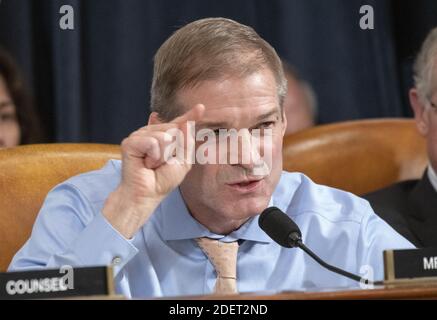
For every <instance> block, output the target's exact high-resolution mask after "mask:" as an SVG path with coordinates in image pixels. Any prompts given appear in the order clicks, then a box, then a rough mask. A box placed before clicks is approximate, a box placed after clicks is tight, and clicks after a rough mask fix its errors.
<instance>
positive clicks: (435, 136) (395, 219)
mask: <svg viewBox="0 0 437 320" xmlns="http://www.w3.org/2000/svg"><path fill="white" fill-rule="evenodd" d="M414 83H415V84H414V88H412V89H411V90H410V92H409V97H410V104H411V106H412V108H413V111H414V119H415V121H416V127H417V130H418V132H419V133H420V134H421V135H422V136H423V137H424V138H425V140H426V144H427V151H428V159H429V165H428V167H427V169H426V171H425V172H424V174H423V176H422V178H421V179H418V180H408V181H402V182H399V183H396V184H394V185H392V186H389V187H387V188H384V189H382V190H379V191H375V192H373V193H371V194H369V195H366V196H365V198H366V199H367V200H369V202H370V204H371V205H372V207H373V209H374V210H375V212H376V213H377V214H378V215H379V216H380V217H381V218H383V219H384V220H385V221H387V222H388V223H389V224H390V225H391V226H392V227H393V228H394V229H395V230H396V231H398V232H399V233H400V234H401V235H403V236H404V237H405V238H407V239H408V240H410V241H411V242H412V243H414V244H415V245H416V246H417V247H436V246H437V174H436V172H437V28H434V29H433V30H431V32H430V33H429V34H428V36H427V38H426V40H425V42H424V43H423V45H422V48H421V50H420V52H419V54H418V56H417V59H416V62H415V64H414Z"/></svg>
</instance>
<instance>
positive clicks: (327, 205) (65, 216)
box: [10, 18, 413, 297]
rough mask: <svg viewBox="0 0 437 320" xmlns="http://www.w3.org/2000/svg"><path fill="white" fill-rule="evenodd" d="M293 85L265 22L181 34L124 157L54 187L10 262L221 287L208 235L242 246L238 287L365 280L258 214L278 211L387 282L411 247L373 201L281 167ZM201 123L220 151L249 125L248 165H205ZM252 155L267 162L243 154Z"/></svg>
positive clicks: (177, 289)
mask: <svg viewBox="0 0 437 320" xmlns="http://www.w3.org/2000/svg"><path fill="white" fill-rule="evenodd" d="M285 93H286V80H285V78H284V74H283V71H282V66H281V63H280V60H279V58H278V56H277V54H276V52H275V51H274V49H273V48H272V47H271V46H270V45H269V44H268V43H266V42H265V41H264V40H263V39H261V38H260V37H259V36H258V35H257V34H256V32H255V31H254V30H253V29H251V28H249V27H247V26H244V25H241V24H239V23H237V22H234V21H232V20H228V19H222V18H213V19H203V20H198V21H195V22H193V23H190V24H188V25H186V26H185V27H183V28H181V29H179V30H178V31H177V32H176V33H175V34H173V35H172V36H171V37H170V38H169V39H168V40H167V41H166V42H165V43H164V44H163V45H162V46H161V48H160V49H159V50H158V52H157V54H156V56H155V67H154V76H153V84H152V99H151V100H152V101H151V107H152V111H153V112H152V114H151V116H150V118H149V123H148V125H147V126H145V127H143V128H141V129H139V130H137V131H135V132H134V133H132V134H131V135H130V136H129V137H128V138H126V139H125V140H124V141H123V142H122V145H121V150H122V161H121V162H120V161H110V162H108V163H107V164H106V166H105V167H104V168H102V169H101V170H98V171H94V172H89V173H86V174H82V175H79V176H76V177H73V178H71V179H69V180H67V181H66V182H64V183H62V184H60V185H58V186H56V187H55V188H54V189H53V190H52V191H51V192H50V193H49V194H48V196H47V198H46V200H45V202H44V204H43V207H42V209H41V211H40V213H39V215H38V218H37V220H36V222H35V225H34V228H33V232H32V235H31V237H30V239H29V240H28V241H27V243H26V244H25V245H24V246H23V248H22V249H21V250H20V251H19V252H18V253H17V254H16V256H15V257H14V259H13V261H12V263H11V265H10V270H22V269H31V268H54V267H60V266H63V265H72V266H89V265H113V267H114V277H115V283H116V291H117V292H118V293H120V294H123V295H125V296H127V297H148V296H149V297H150V296H176V295H195V294H209V293H211V292H213V288H214V286H215V283H216V280H217V272H216V271H215V269H214V266H213V264H212V263H211V261H210V260H209V259H208V257H207V255H206V254H205V253H204V251H202V249H201V248H200V247H199V245H198V243H197V240H196V239H198V238H205V237H207V238H211V239H217V240H219V241H220V243H222V244H223V243H230V242H234V243H235V241H238V244H239V247H238V253H237V254H238V255H237V265H236V286H237V290H238V292H253V291H260V290H263V291H264V290H274V291H278V290H305V289H318V288H330V287H331V288H332V287H345V286H356V285H357V284H356V283H354V282H353V281H351V280H349V279H347V278H344V277H342V276H340V275H337V274H334V273H331V272H329V271H327V270H325V269H323V268H322V267H320V266H319V265H318V264H317V263H316V262H315V261H313V260H312V259H311V258H310V257H308V256H306V255H305V254H304V253H303V252H302V251H300V250H298V249H285V248H282V247H280V246H279V245H278V244H276V243H275V242H273V241H272V240H271V239H270V238H269V237H268V236H267V235H266V234H265V233H264V232H263V231H262V230H261V229H260V228H259V226H258V215H259V213H261V212H262V211H263V210H264V209H265V208H266V207H268V206H277V207H279V208H280V209H281V210H283V211H284V212H286V213H287V214H288V215H289V216H290V217H292V218H293V220H294V221H295V222H296V223H297V224H298V225H299V227H300V229H301V231H302V233H303V240H304V243H306V244H307V246H309V247H310V248H311V249H312V250H313V251H315V252H316V253H318V254H319V255H320V256H321V258H322V259H325V260H326V261H327V262H329V263H331V264H334V265H336V266H337V267H340V268H343V269H345V270H347V271H349V272H352V273H362V272H366V276H367V277H369V278H373V279H375V280H378V279H381V278H382V277H383V262H382V252H383V250H385V249H399V248H411V247H413V246H412V245H411V243H409V242H408V241H407V240H405V239H404V238H403V237H401V236H400V235H399V234H397V233H396V232H395V231H394V230H393V229H392V228H391V227H390V226H388V225H387V224H386V223H385V222H384V221H383V220H381V219H380V218H378V217H377V216H376V215H375V214H374V212H373V211H372V209H371V207H370V206H369V204H368V202H367V201H365V200H363V199H360V198H358V197H356V196H354V195H352V194H350V193H346V192H343V191H340V190H336V189H332V188H329V187H325V186H320V185H317V184H315V183H313V182H312V181H311V180H310V179H308V178H307V177H306V176H304V175H303V174H300V173H287V172H283V171H282V139H283V135H284V132H285V128H286V119H285V116H284V112H283V109H282V101H283V97H284V95H285ZM189 123H195V128H196V129H195V130H196V134H193V132H191V131H190V130H189V126H188V124H189ZM202 129H205V130H206V131H208V130H209V132H213V133H214V134H216V135H217V136H218V137H219V138H218V142H217V145H219V142H223V140H225V141H228V140H227V138H225V139H223V137H222V136H221V132H222V131H223V130H224V131H227V130H228V131H231V130H232V129H235V130H239V132H240V133H241V135H240V136H239V137H238V143H239V145H238V148H237V150H238V152H237V159H235V158H234V159H233V160H232V158H233V157H232V156H233V155H232V154H229V153H225V155H224V158H225V159H224V160H226V161H224V162H223V161H222V160H223V159H220V160H219V161H218V163H216V164H214V163H206V164H205V163H199V161H198V159H197V156H198V152H197V151H198V150H199V149H200V148H201V147H202V144H201V143H200V142H201V141H198V140H197V133H198V132H200V131H201V130H202ZM172 130H174V131H177V132H182V135H183V138H184V139H181V140H178V143H177V145H176V147H179V149H177V148H176V149H175V150H177V151H176V152H175V153H178V151H179V150H180V148H182V149H183V151H184V155H185V156H184V157H173V156H174V153H173V152H172V153H171V154H169V153H166V151H167V150H169V149H168V148H169V146H170V145H171V144H172V143H173V139H172V136H171V135H170V132H172ZM255 135H256V137H255V139H252V138H253V136H255ZM195 136H196V138H195ZM208 137H210V136H208ZM225 137H229V136H225ZM181 141H182V142H181ZM244 141H246V142H247V141H249V142H248V143H246V145H245V146H243V145H244V143H243V142H244ZM256 142H259V143H256ZM267 142H268V143H267ZM240 144H241V145H240ZM209 146H211V144H210V145H209ZM204 150H207V152H206V153H207V155H206V156H211V155H212V151H214V150H213V149H211V148H210V149H204ZM248 153H249V154H252V153H254V154H258V155H259V156H260V155H261V154H262V155H263V157H262V158H261V157H258V158H256V157H253V159H252V158H250V159H252V160H249V161H243V158H244V155H246V154H248ZM193 155H195V156H196V157H195V158H196V161H194V164H193V162H191V161H189V160H190V159H192V156H193ZM204 155H205V154H204ZM219 157H220V156H219ZM212 158H215V156H213V157H212ZM169 159H171V160H175V161H169ZM223 245H224V244H223Z"/></svg>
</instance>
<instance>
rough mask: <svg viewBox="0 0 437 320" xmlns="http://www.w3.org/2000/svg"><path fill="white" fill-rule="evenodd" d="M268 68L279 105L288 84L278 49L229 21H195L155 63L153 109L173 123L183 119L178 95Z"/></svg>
mask: <svg viewBox="0 0 437 320" xmlns="http://www.w3.org/2000/svg"><path fill="white" fill-rule="evenodd" d="M263 68H267V69H269V70H270V71H272V73H273V75H274V77H275V80H276V86H277V92H278V97H279V104H280V106H281V107H282V102H283V99H284V96H285V94H286V93H287V80H286V79H285V77H284V72H283V69H282V63H281V60H280V59H279V57H278V55H277V53H276V51H275V49H273V47H272V46H270V45H269V44H268V43H267V42H266V41H265V40H264V39H262V38H261V37H260V36H259V35H258V34H257V33H256V32H255V30H253V29H252V28H251V27H248V26H245V25H243V24H240V23H238V22H235V21H233V20H230V19H225V18H207V19H201V20H197V21H194V22H192V23H189V24H187V25H186V26H184V27H182V28H181V29H179V30H177V31H176V32H175V33H174V34H173V35H172V36H171V37H170V38H168V39H167V40H166V41H165V42H164V44H163V45H162V46H161V47H160V48H159V50H158V51H157V53H156V55H155V59H154V69H153V81H152V88H151V108H152V111H154V112H157V113H158V115H159V118H160V119H161V120H164V121H170V120H172V119H174V118H175V117H177V116H178V115H180V113H181V112H182V110H181V106H179V105H178V103H177V101H176V95H177V93H178V91H179V90H181V89H184V88H193V87H195V86H196V85H198V84H199V83H201V82H202V81H205V80H215V79H220V78H222V77H225V76H234V75H235V76H238V77H243V76H247V75H250V74H252V73H254V72H256V71H259V70H261V69H263Z"/></svg>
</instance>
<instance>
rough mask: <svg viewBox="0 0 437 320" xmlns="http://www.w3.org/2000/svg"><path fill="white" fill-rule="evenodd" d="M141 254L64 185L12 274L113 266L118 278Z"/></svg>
mask: <svg viewBox="0 0 437 320" xmlns="http://www.w3.org/2000/svg"><path fill="white" fill-rule="evenodd" d="M137 253H138V249H137V248H136V247H135V246H134V245H133V244H132V242H131V241H129V240H127V239H126V238H124V237H123V236H122V235H121V234H120V233H119V232H118V231H117V230H116V229H114V228H113V227H112V225H111V224H110V223H109V222H108V221H107V220H106V219H105V217H104V216H103V215H102V213H101V212H96V210H95V209H94V207H93V205H92V203H91V202H90V201H89V200H88V199H87V198H86V197H85V195H84V194H83V193H82V192H80V190H79V189H78V188H77V187H75V186H74V185H73V184H69V183H63V184H61V185H59V186H57V187H55V188H54V189H53V190H52V191H51V192H50V193H49V194H48V195H47V197H46V199H45V201H44V204H43V206H42V208H41V210H40V212H39V214H38V217H37V219H36V221H35V224H34V226H33V230H32V234H31V236H30V238H29V240H28V241H27V242H26V243H25V245H24V246H23V247H22V248H21V249H20V250H19V251H18V252H17V254H16V255H15V256H14V258H13V259H12V262H11V264H10V266H9V271H18V270H24V269H41V268H60V267H61V266H64V265H68V266H72V267H79V266H101V265H103V266H107V265H112V266H113V268H114V276H116V275H117V273H118V272H119V271H120V270H121V269H122V268H123V267H124V266H125V265H126V264H127V263H128V262H129V261H130V260H131V259H132V258H133V257H134V256H135V255H136V254H137Z"/></svg>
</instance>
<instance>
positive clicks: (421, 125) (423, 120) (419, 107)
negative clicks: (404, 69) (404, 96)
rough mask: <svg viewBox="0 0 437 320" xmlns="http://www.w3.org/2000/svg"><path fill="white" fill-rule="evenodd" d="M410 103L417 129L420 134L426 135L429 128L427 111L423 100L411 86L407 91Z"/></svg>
mask: <svg viewBox="0 0 437 320" xmlns="http://www.w3.org/2000/svg"><path fill="white" fill-rule="evenodd" d="M409 97H410V104H411V107H412V108H413V111H414V120H415V121H416V126H417V130H418V131H419V133H420V134H421V135H422V136H426V135H427V134H428V130H429V123H428V112H427V110H426V106H425V104H424V102H423V101H422V100H421V99H420V97H419V94H418V92H417V89H415V88H413V89H411V90H410V92H409Z"/></svg>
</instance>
